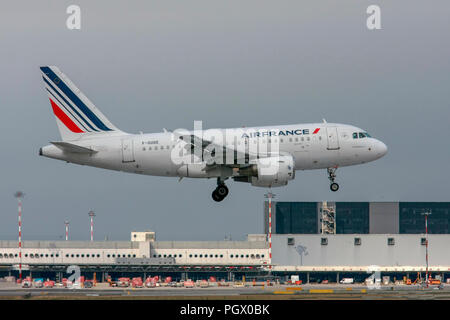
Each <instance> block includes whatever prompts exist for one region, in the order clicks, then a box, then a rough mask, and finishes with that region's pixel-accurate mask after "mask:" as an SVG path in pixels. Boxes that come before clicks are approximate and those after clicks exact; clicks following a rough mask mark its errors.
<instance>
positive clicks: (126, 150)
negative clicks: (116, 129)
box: [122, 139, 135, 162]
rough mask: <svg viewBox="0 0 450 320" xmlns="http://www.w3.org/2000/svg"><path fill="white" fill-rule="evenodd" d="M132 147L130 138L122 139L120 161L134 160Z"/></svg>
mask: <svg viewBox="0 0 450 320" xmlns="http://www.w3.org/2000/svg"><path fill="white" fill-rule="evenodd" d="M134 161H135V159H134V148H133V140H132V139H124V140H122V162H134Z"/></svg>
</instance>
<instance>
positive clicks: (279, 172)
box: [250, 155, 295, 188]
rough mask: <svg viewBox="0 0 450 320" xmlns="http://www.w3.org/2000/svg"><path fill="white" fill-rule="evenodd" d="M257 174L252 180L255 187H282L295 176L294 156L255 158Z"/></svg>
mask: <svg viewBox="0 0 450 320" xmlns="http://www.w3.org/2000/svg"><path fill="white" fill-rule="evenodd" d="M255 166H256V168H255V169H256V172H257V176H256V177H255V176H252V177H251V180H250V182H251V183H252V186H255V187H266V188H270V187H281V186H285V185H287V183H288V181H289V180H292V179H294V178H295V170H294V167H295V164H294V158H293V157H292V156H290V155H286V156H275V157H268V158H260V159H257V160H255Z"/></svg>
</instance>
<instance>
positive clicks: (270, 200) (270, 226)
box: [264, 191, 275, 269]
mask: <svg viewBox="0 0 450 320" xmlns="http://www.w3.org/2000/svg"><path fill="white" fill-rule="evenodd" d="M264 197H265V198H267V199H269V230H268V231H269V235H268V238H269V259H270V264H269V269H272V199H273V198H275V194H273V193H272V191H269V192H267V193H266V194H265V195H264Z"/></svg>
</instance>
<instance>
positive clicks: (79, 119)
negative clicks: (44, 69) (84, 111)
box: [42, 77, 98, 131]
mask: <svg viewBox="0 0 450 320" xmlns="http://www.w3.org/2000/svg"><path fill="white" fill-rule="evenodd" d="M42 78H43V79H44V81H45V83H46V84H47V85H48V86H49V88H50V89H52V91H53V92H54V93H56V94H57V95H58V97H60V98H61V99H62V100H63V101H64V102H65V104H66V105H67V106H68V107H69V108H70V109H72V111H73V112H74V113H75V114H76V116H77V120H78V121H80V122H84V123H85V125H86V126H87V127H89V128H90V129H91V130H92V131H98V130H97V129H95V128H94V127H93V126H92V125H91V124H90V123H89V122H88V121H87V120H86V119H85V118H84V117H83V116H82V115H81V114H80V113H79V112H78V111H77V109H76V108H75V107H74V106H73V105H72V104H71V103H70V102H69V101H67V99H66V98H64V96H63V95H62V94H61V93H60V92H59V91H58V90H57V89H56V88H55V87H54V86H53V85H52V84H51V83H50V82H49V81H48V80H47V79H46V78H45V77H42ZM47 90H48V89H47Z"/></svg>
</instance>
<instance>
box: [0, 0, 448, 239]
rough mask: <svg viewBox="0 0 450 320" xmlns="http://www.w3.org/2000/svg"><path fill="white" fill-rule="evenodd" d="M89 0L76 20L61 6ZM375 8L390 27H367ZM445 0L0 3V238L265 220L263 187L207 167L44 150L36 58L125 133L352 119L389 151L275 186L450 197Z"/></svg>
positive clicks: (216, 232)
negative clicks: (141, 163) (133, 166)
mask: <svg viewBox="0 0 450 320" xmlns="http://www.w3.org/2000/svg"><path fill="white" fill-rule="evenodd" d="M70 4H77V5H79V6H80V7H81V18H82V22H81V30H72V31H71V30H68V29H67V28H66V19H67V17H68V15H67V14H66V8H67V6H68V5H70ZM371 4H377V5H379V6H380V7H381V23H382V30H375V31H369V30H368V29H367V28H366V18H367V16H368V15H367V14H366V9H367V7H368V6H369V5H371ZM449 17H450V2H449V1H448V0H433V1H425V0H421V1H416V0H396V1H385V0H371V1H365V0H345V1H342V0H322V1H313V0H307V1H297V0H295V1H294V0H293V1H286V0H280V1H265V0H254V1H253V0H252V1H248V0H244V1H242V0H241V1H235V0H227V1H225V0H221V1H211V0H205V1H199V0H190V1H162V0H160V1H84V0H83V1H81V0H77V1H75V2H73V1H43V0H41V1H14V2H13V1H8V3H2V6H1V11H0V34H1V38H0V39H1V45H0V72H1V77H0V108H1V111H2V112H1V116H0V130H1V132H0V139H1V140H0V141H1V158H0V179H1V182H0V206H1V207H0V239H16V237H17V236H16V235H17V203H16V200H15V199H14V197H13V194H14V192H15V191H16V190H19V189H20V190H23V191H24V192H25V193H26V197H25V200H24V212H23V233H24V239H25V240H27V239H28V240H30V239H50V240H57V239H62V236H63V234H64V220H65V219H68V220H70V223H71V231H70V234H71V238H72V239H76V240H88V238H89V218H88V211H89V210H90V209H93V210H95V212H96V213H97V217H96V221H95V238H96V239H97V240H103V239H105V237H108V238H109V239H111V240H112V239H114V240H127V239H129V234H130V232H131V231H132V230H147V229H151V230H154V231H156V233H157V238H158V239H160V240H221V239H223V238H224V236H225V235H231V236H232V237H233V239H244V238H245V235H246V234H248V233H262V232H263V199H264V198H263V195H264V193H265V192H266V191H267V190H265V189H262V188H253V187H250V186H249V185H247V184H241V183H236V182H230V183H229V186H230V188H231V191H230V195H229V197H228V198H227V199H226V200H224V201H223V202H222V203H215V202H214V201H213V200H212V199H211V191H212V189H213V188H214V185H215V181H213V180H189V179H184V180H183V181H181V182H178V180H177V179H174V178H160V177H150V176H139V175H132V174H126V173H119V172H113V171H106V170H102V169H95V168H89V167H83V166H77V165H72V164H66V163H64V162H61V161H56V160H51V159H47V158H42V157H39V156H38V150H39V147H41V146H43V145H46V144H48V142H49V141H53V140H58V139H59V133H58V130H57V127H56V123H55V119H54V116H53V115H52V113H51V108H50V105H49V101H48V99H47V95H46V93H45V90H44V85H43V83H42V80H41V77H40V73H39V69H38V67H39V66H40V65H56V66H58V67H59V68H60V69H61V70H62V71H63V72H64V73H65V74H67V75H68V76H69V77H70V78H71V80H72V81H73V82H74V83H76V84H77V86H78V87H79V88H80V89H81V90H82V91H83V92H84V93H85V94H86V95H87V96H88V97H89V98H90V99H91V100H92V101H93V102H94V103H95V104H96V105H97V106H98V107H99V108H100V109H101V110H102V112H103V113H104V114H106V115H107V117H108V118H109V119H110V120H111V121H112V122H113V123H114V124H115V125H116V126H118V127H119V128H121V129H122V130H124V131H128V132H132V133H137V132H139V131H144V132H160V131H162V129H163V128H164V127H165V128H168V129H176V128H187V129H191V128H192V127H193V121H194V120H203V122H204V127H206V128H213V127H222V128H226V127H240V126H243V125H245V126H258V125H277V124H292V123H304V122H320V121H321V119H322V118H326V119H327V120H328V121H329V122H340V123H349V124H354V125H356V126H359V127H362V128H364V129H366V130H367V131H368V132H370V133H371V134H372V135H373V136H375V137H377V138H379V139H381V140H382V141H384V142H385V143H386V144H387V145H388V147H389V153H388V154H387V155H386V156H385V157H384V158H382V159H381V160H378V161H376V162H373V163H369V164H366V165H361V166H355V167H348V168H342V169H339V170H338V182H339V183H340V185H341V189H340V190H339V192H337V193H332V192H331V191H329V184H328V180H327V175H326V172H325V171H324V170H320V171H308V172H297V177H296V180H295V181H292V182H290V183H289V185H288V186H287V187H284V188H277V189H274V190H273V191H274V192H275V193H276V195H277V199H278V200H292V201H321V200H329V201H351V200H356V201H396V200H401V201H449V200H450V199H449V188H448V184H449V180H450V179H449V178H450V174H449V160H450V149H449V136H450V125H449V120H450V37H449V31H450V18H449Z"/></svg>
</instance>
